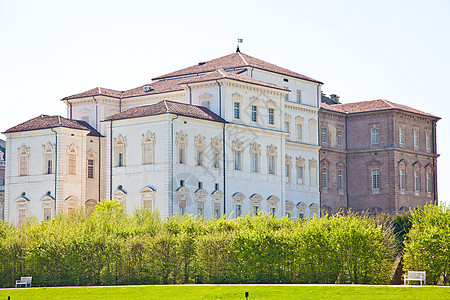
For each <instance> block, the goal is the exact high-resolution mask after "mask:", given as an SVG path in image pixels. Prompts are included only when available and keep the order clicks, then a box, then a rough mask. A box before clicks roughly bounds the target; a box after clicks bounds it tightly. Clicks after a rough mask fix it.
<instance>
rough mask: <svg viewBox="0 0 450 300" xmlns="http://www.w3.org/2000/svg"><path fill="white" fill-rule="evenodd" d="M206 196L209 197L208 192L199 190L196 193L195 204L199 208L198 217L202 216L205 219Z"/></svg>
mask: <svg viewBox="0 0 450 300" xmlns="http://www.w3.org/2000/svg"><path fill="white" fill-rule="evenodd" d="M206 196H208V192H206V191H205V190H204V189H198V190H197V191H195V193H194V197H195V204H196V207H197V211H196V214H197V215H198V216H202V217H203V216H204V215H205V202H206Z"/></svg>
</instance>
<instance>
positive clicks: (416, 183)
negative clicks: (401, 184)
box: [414, 171, 420, 191]
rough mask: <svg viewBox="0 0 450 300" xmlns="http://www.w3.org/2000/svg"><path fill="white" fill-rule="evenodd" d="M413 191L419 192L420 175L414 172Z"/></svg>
mask: <svg viewBox="0 0 450 300" xmlns="http://www.w3.org/2000/svg"><path fill="white" fill-rule="evenodd" d="M414 190H415V191H420V175H419V172H418V171H415V172H414Z"/></svg>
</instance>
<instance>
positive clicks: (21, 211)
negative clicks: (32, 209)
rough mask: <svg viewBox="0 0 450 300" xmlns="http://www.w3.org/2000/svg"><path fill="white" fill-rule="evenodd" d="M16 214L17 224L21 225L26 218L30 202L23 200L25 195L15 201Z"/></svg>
mask: <svg viewBox="0 0 450 300" xmlns="http://www.w3.org/2000/svg"><path fill="white" fill-rule="evenodd" d="M15 202H16V210H17V211H16V213H17V219H16V220H17V224H19V225H20V224H22V223H23V222H24V221H25V220H26V219H27V218H28V213H29V212H28V210H29V205H30V200H29V199H27V198H25V193H22V196H21V197H19V198H17V199H16V201H15Z"/></svg>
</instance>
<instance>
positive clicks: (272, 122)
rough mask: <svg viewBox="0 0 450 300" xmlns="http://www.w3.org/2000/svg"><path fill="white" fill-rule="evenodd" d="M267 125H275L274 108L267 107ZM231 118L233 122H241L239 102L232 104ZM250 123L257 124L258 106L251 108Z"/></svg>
mask: <svg viewBox="0 0 450 300" xmlns="http://www.w3.org/2000/svg"><path fill="white" fill-rule="evenodd" d="M267 112H268V114H267V116H268V119H267V121H268V124H269V125H275V108H273V107H269V109H268V111H267ZM233 118H234V119H235V120H241V102H238V101H235V102H234V103H233ZM251 121H252V122H253V123H258V122H259V106H258V105H252V106H251Z"/></svg>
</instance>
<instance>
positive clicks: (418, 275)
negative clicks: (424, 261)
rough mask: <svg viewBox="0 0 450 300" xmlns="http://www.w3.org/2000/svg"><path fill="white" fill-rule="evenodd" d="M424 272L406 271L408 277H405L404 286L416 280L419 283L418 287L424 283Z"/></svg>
mask: <svg viewBox="0 0 450 300" xmlns="http://www.w3.org/2000/svg"><path fill="white" fill-rule="evenodd" d="M425 279H426V272H425V271H408V275H405V284H406V282H407V281H410V280H417V281H420V285H422V282H423V283H426V281H425Z"/></svg>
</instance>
